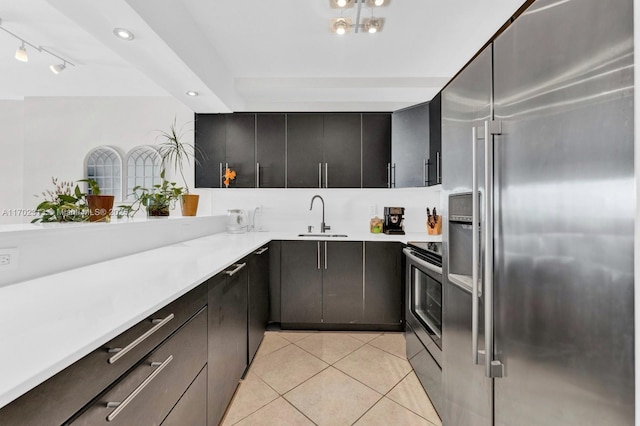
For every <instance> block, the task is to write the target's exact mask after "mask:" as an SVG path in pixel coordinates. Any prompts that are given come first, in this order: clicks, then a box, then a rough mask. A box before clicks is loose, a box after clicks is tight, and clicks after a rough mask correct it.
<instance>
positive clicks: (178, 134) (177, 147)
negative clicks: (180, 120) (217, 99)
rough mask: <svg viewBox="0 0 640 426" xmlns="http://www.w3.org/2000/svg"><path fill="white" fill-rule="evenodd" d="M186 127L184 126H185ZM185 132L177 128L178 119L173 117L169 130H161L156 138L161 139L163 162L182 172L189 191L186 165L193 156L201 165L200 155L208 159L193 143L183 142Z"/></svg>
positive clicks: (183, 180)
mask: <svg viewBox="0 0 640 426" xmlns="http://www.w3.org/2000/svg"><path fill="white" fill-rule="evenodd" d="M183 127H184V126H183ZM184 137H185V132H184V130H183V128H180V130H177V128H176V119H175V118H174V119H173V123H171V126H169V131H168V132H166V131H163V130H160V135H158V137H157V138H156V140H157V139H158V138H159V139H161V142H160V144H159V150H160V156H161V157H162V162H163V164H164V165H165V166H166V165H171V166H173V170H174V171H175V172H177V173H180V176H181V177H182V182H183V183H184V187H185V192H186V193H187V194H188V193H189V186H188V185H187V180H186V179H185V177H184V165H185V163H186V164H187V165H188V164H189V159H190V158H193V160H194V163H195V164H196V165H198V166H200V165H201V164H200V161H199V160H198V157H200V158H202V159H203V160H204V159H206V155H205V153H204V152H203V151H202V150H201V149H200V147H197V146H195V145H193V144H190V143H187V142H183V139H184Z"/></svg>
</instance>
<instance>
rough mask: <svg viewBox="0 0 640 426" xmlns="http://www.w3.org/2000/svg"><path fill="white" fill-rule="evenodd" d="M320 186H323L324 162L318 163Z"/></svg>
mask: <svg viewBox="0 0 640 426" xmlns="http://www.w3.org/2000/svg"><path fill="white" fill-rule="evenodd" d="M318 188H322V163H318Z"/></svg>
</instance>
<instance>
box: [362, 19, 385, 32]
mask: <svg viewBox="0 0 640 426" xmlns="http://www.w3.org/2000/svg"><path fill="white" fill-rule="evenodd" d="M382 22H383V19H382V18H370V19H364V22H363V24H362V26H363V27H364V29H365V30H367V32H368V33H369V34H375V33H377V32H378V31H380V30H381V29H382Z"/></svg>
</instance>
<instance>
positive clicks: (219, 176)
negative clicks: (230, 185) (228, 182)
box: [218, 163, 222, 188]
mask: <svg viewBox="0 0 640 426" xmlns="http://www.w3.org/2000/svg"><path fill="white" fill-rule="evenodd" d="M218 179H220V188H222V163H220V174H219V175H218Z"/></svg>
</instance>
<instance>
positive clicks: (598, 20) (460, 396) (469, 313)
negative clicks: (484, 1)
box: [441, 0, 635, 426]
mask: <svg viewBox="0 0 640 426" xmlns="http://www.w3.org/2000/svg"><path fill="white" fill-rule="evenodd" d="M633 64H634V58H633V2H632V0H609V1H606V2H605V1H602V0H538V1H536V2H534V3H533V4H532V5H531V6H529V7H528V8H527V9H526V10H525V11H524V12H523V13H522V14H521V15H519V16H518V17H517V18H516V19H515V21H514V22H512V23H511V25H510V26H509V27H508V28H507V29H506V30H504V32H502V33H501V34H500V35H498V36H497V37H496V38H495V39H494V41H493V43H491V44H490V45H488V46H487V47H486V48H485V49H484V50H483V51H482V52H481V53H480V54H479V55H478V56H477V57H476V58H475V59H474V60H473V61H472V62H470V63H469V64H468V66H467V67H466V68H465V69H464V70H463V71H462V72H461V73H460V74H459V75H458V76H456V78H455V79H454V80H453V81H452V82H451V83H450V84H449V85H448V86H447V87H446V88H445V89H444V90H443V92H442V152H443V154H442V161H443V176H442V181H443V187H442V193H441V194H442V209H443V211H444V213H443V216H444V217H445V222H444V226H443V249H444V264H443V281H444V283H443V286H444V301H443V303H444V308H443V329H442V349H443V382H444V392H445V413H444V418H443V421H444V424H445V425H447V426H455V425H464V426H467V425H473V426H482V425H505V426H506V425H581V426H582V425H631V424H633V423H634V392H635V389H634V337H633V332H634V327H633V321H634V318H633V317H634V312H633V310H634V309H633V294H634V290H633V283H634V275H633V274H634V270H633V235H634V199H635V198H634V163H633V157H634V142H633V140H634V130H633V96H634V88H633V86H634V84H633Z"/></svg>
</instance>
